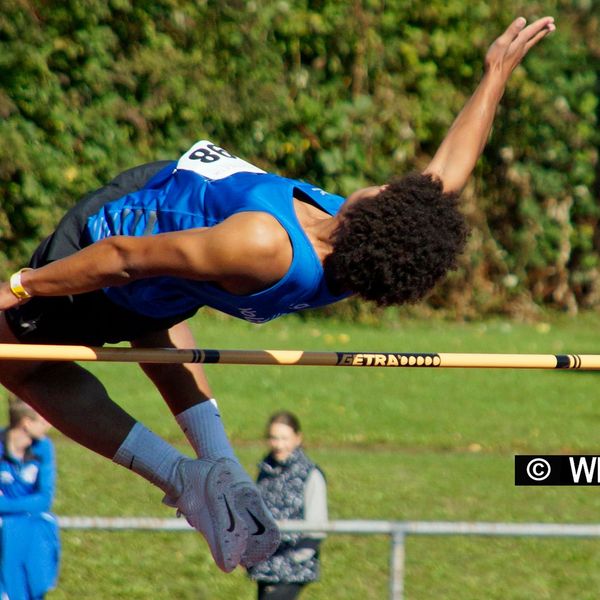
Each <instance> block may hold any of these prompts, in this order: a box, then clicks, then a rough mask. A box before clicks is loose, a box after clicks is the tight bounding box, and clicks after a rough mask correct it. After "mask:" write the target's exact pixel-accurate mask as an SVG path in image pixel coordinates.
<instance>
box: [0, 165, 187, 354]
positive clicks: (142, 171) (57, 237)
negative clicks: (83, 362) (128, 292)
mask: <svg viewBox="0 0 600 600" xmlns="http://www.w3.org/2000/svg"><path fill="white" fill-rule="evenodd" d="M168 164H169V161H160V162H154V163H149V164H146V165H142V166H140V167H135V168H133V169H130V170H129V171H125V172H124V173H121V174H120V175H118V176H117V177H116V178H115V179H114V180H113V181H111V182H110V183H109V184H108V185H106V186H104V187H102V188H100V189H98V190H96V191H94V192H91V193H89V194H87V195H86V196H85V197H84V198H83V199H82V200H81V201H80V202H79V203H77V204H76V205H75V206H74V207H73V208H71V209H70V210H69V211H68V212H67V214H66V215H65V216H64V217H63V218H62V220H61V221H60V223H59V224H58V226H57V228H56V230H55V231H54V233H53V234H52V235H50V236H49V237H48V238H46V239H45V240H44V241H43V242H42V243H41V244H40V245H39V247H38V248H37V250H36V251H35V252H34V254H33V256H32V257H31V260H30V261H29V266H30V267H32V268H34V269H35V268H39V267H43V266H44V265H46V264H48V263H50V262H52V261H55V260H59V259H61V258H64V257H66V256H69V255H70V254H73V253H75V252H77V251H78V250H81V248H84V247H85V246H87V245H89V243H90V240H89V239H87V238H86V233H85V231H86V229H85V225H86V222H87V219H88V217H89V216H91V215H93V214H95V213H96V212H98V210H100V208H101V207H102V205H104V204H106V203H107V202H112V201H113V200H117V199H118V198H120V197H121V196H124V195H125V194H128V193H131V192H134V191H136V190H139V189H141V188H142V187H143V186H144V184H145V183H146V182H147V181H148V180H149V179H151V178H152V177H153V176H154V175H155V174H156V173H158V171H160V170H161V169H163V168H164V167H166V166H167V165H168ZM195 312H196V310H193V311H188V312H187V313H185V314H181V315H176V316H173V317H169V318H164V319H154V318H151V317H146V316H143V315H139V314H137V313H134V312H132V311H130V310H128V309H126V308H123V307H121V306H118V305H117V304H114V303H113V302H111V301H110V300H109V299H108V298H107V296H106V294H104V292H103V291H102V290H98V291H94V292H88V293H85V294H77V295H74V296H53V297H42V296H37V297H34V298H32V299H31V300H29V301H28V302H25V303H24V304H21V305H19V306H16V307H14V308H11V309H9V310H7V311H6V312H5V313H4V314H5V316H6V320H7V322H8V325H9V327H10V329H11V331H12V332H13V333H14V335H15V336H16V337H17V338H18V339H19V341H21V342H23V343H29V344H75V345H79V344H83V345H86V346H101V345H103V344H105V343H111V344H114V343H118V342H122V341H131V340H135V339H137V338H139V337H141V336H143V335H145V334H147V333H151V332H154V331H161V330H163V329H169V328H170V327H172V326H173V325H175V324H176V323H180V322H181V321H185V320H186V319H188V318H189V317H191V316H192V315H194V314H195Z"/></svg>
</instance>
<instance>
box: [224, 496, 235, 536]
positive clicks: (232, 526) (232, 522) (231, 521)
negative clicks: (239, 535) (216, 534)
mask: <svg viewBox="0 0 600 600" xmlns="http://www.w3.org/2000/svg"><path fill="white" fill-rule="evenodd" d="M223 499H224V500H225V506H226V507H227V514H228V515H229V527H228V528H227V531H229V533H231V532H232V531H233V530H234V529H235V517H234V516H233V512H231V508H229V502H227V496H223Z"/></svg>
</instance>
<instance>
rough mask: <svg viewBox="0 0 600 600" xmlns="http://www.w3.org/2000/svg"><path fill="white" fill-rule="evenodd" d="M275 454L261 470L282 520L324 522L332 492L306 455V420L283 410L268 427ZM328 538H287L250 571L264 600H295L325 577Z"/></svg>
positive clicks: (267, 497) (269, 500) (268, 500)
mask: <svg viewBox="0 0 600 600" xmlns="http://www.w3.org/2000/svg"><path fill="white" fill-rule="evenodd" d="M267 438H268V441H269V447H270V449H271V451H270V452H269V454H268V455H267V456H266V457H265V459H264V460H263V461H262V462H261V463H260V465H259V469H260V471H259V474H258V479H257V484H258V488H259V490H260V492H261V494H262V497H263V499H264V501H265V504H266V505H267V507H268V508H269V510H270V511H271V513H272V514H273V517H274V518H275V519H277V520H305V521H308V522H312V523H316V522H318V523H323V522H325V521H327V520H328V517H327V487H326V483H325V477H324V476H323V473H322V472H321V470H320V469H319V467H317V465H315V464H314V463H313V462H312V461H311V460H310V459H309V458H308V457H307V456H306V454H305V453H304V450H303V449H302V446H301V444H302V433H301V430H300V421H299V420H298V417H296V415H294V414H292V413H290V412H287V411H281V412H278V413H275V414H274V415H272V416H271V418H270V419H269V421H268V424H267ZM324 537H325V535H324V534H320V533H310V534H300V533H283V534H282V536H281V544H280V546H279V548H278V549H277V551H276V552H275V554H273V556H271V557H270V558H268V559H266V560H264V561H263V562H261V563H259V564H257V565H255V566H253V567H251V568H250V569H248V572H249V575H250V577H251V578H252V579H254V580H255V581H256V582H257V583H258V599H259V600H293V599H294V598H297V597H298V595H299V594H300V592H301V591H302V589H303V588H304V586H305V585H306V584H307V583H310V582H312V581H316V580H317V579H318V577H319V546H320V544H321V541H322V539H323V538H324Z"/></svg>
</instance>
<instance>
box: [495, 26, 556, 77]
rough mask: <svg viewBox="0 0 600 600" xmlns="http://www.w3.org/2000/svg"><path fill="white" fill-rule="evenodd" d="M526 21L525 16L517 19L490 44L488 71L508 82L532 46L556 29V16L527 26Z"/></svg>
mask: <svg viewBox="0 0 600 600" xmlns="http://www.w3.org/2000/svg"><path fill="white" fill-rule="evenodd" d="M526 23H527V21H526V20H525V19H524V18H523V17H519V18H518V19H515V20H514V21H513V22H512V23H511V24H510V25H509V27H508V29H507V30H506V31H505V32H504V33H503V34H502V35H501V36H500V37H499V38H498V39H497V40H496V41H495V42H494V43H493V44H492V45H491V46H490V49H489V50H488V51H487V54H486V56H485V70H486V73H488V74H490V75H497V76H500V77H501V78H502V80H503V81H504V82H506V81H507V80H508V78H509V77H510V74H511V73H512V72H513V71H514V69H515V67H516V66H517V65H518V64H519V63H520V62H521V60H523V57H524V56H525V55H526V54H527V52H529V50H530V48H533V46H535V45H536V44H537V43H538V42H539V41H540V40H542V39H543V38H545V37H546V36H547V35H548V34H549V33H552V32H553V31H554V30H555V29H556V27H555V25H554V17H542V18H541V19H538V20H537V21H534V22H533V23H531V25H528V26H527V27H525V25H526Z"/></svg>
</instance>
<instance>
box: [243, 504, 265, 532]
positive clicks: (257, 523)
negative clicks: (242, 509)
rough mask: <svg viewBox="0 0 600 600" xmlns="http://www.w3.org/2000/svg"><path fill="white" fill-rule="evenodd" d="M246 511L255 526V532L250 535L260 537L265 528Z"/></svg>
mask: <svg viewBox="0 0 600 600" xmlns="http://www.w3.org/2000/svg"><path fill="white" fill-rule="evenodd" d="M246 510H247V511H248V514H249V515H250V517H251V519H252V520H253V521H254V524H255V525H256V531H255V532H254V533H253V534H252V535H262V534H263V533H264V532H265V531H266V530H265V526H264V525H263V524H262V523H261V522H260V521H259V520H258V519H257V518H256V517H255V516H254V515H253V514H252V513H251V512H250V511H249V510H248V509H246Z"/></svg>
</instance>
